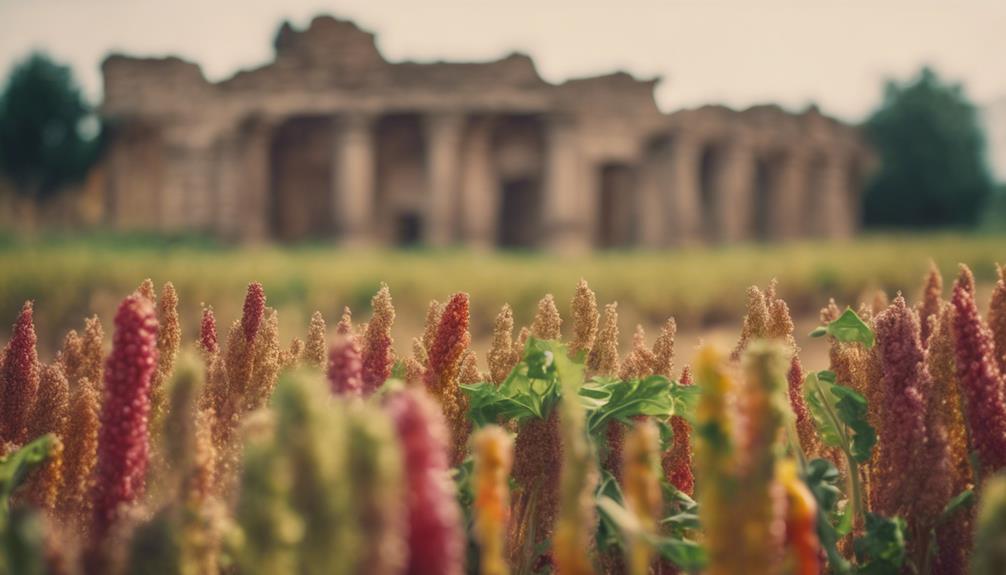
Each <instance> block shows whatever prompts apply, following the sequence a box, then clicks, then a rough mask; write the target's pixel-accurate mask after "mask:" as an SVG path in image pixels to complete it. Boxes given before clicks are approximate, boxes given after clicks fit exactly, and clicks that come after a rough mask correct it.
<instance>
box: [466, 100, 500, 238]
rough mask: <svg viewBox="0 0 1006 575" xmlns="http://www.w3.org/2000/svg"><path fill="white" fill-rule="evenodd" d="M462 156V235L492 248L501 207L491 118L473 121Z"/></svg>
mask: <svg viewBox="0 0 1006 575" xmlns="http://www.w3.org/2000/svg"><path fill="white" fill-rule="evenodd" d="M462 156H463V161H462V167H461V169H462V176H461V194H460V196H461V198H460V200H461V218H460V219H461V235H462V238H463V240H464V242H465V243H466V244H467V245H469V246H471V247H474V248H490V247H492V245H493V243H494V242H495V241H496V218H497V215H498V213H499V209H500V201H499V191H498V190H497V189H496V187H497V185H498V182H497V180H496V174H495V173H494V172H495V170H494V167H493V158H492V120H491V119H490V118H478V119H476V120H474V121H473V122H472V123H471V126H470V128H469V130H468V134H467V136H466V138H465V146H464V150H462Z"/></svg>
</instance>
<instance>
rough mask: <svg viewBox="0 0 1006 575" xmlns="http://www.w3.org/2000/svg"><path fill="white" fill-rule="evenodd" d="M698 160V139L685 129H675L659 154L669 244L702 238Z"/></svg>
mask: <svg viewBox="0 0 1006 575" xmlns="http://www.w3.org/2000/svg"><path fill="white" fill-rule="evenodd" d="M701 162H702V155H701V145H700V141H699V139H698V138H697V137H696V136H694V135H693V134H689V133H687V132H681V131H679V132H676V133H675V134H674V136H673V139H672V140H671V142H670V146H669V147H665V148H664V149H663V153H662V154H661V163H662V164H663V166H664V170H663V172H664V173H665V174H666V176H665V178H666V180H667V184H666V185H667V188H668V189H667V190H666V192H665V193H667V194H669V197H668V200H669V202H668V203H669V205H670V218H669V221H668V223H667V224H666V225H667V226H668V228H669V230H668V233H667V237H668V240H669V241H670V243H672V244H675V245H689V244H694V243H698V242H701V241H703V240H704V239H705V238H704V236H703V234H704V233H705V230H704V229H703V227H704V226H703V223H704V222H705V215H704V214H703V213H702V202H701V200H700V198H699V196H700V190H699V186H700V183H699V177H700V176H699V172H700V170H701V169H702V165H701Z"/></svg>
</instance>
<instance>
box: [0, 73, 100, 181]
mask: <svg viewBox="0 0 1006 575" xmlns="http://www.w3.org/2000/svg"><path fill="white" fill-rule="evenodd" d="M88 122H91V123H92V126H93V127H92V129H91V130H90V132H91V133H88V125H87V123H88ZM97 132H98V129H97V120H96V119H95V118H94V116H93V115H92V114H91V110H90V108H89V106H88V105H87V103H86V102H85V100H84V97H83V96H82V94H81V92H80V88H79V87H78V86H77V83H76V81H75V80H74V78H73V74H72V72H71V71H70V68H69V67H67V66H63V65H61V64H58V63H56V62H54V61H53V60H51V59H50V58H49V57H48V56H46V55H44V54H41V53H33V54H31V55H29V56H28V57H27V58H25V59H24V60H23V61H22V62H20V63H19V64H18V65H17V66H15V68H14V70H13V71H12V72H11V74H10V76H9V77H8V79H7V85H6V86H5V87H4V89H3V91H2V92H0V172H2V173H3V175H4V176H6V178H8V179H9V180H10V181H12V182H13V183H14V186H15V189H16V190H17V192H18V193H20V194H22V195H25V196H28V197H32V198H34V199H44V198H45V197H47V196H49V195H51V194H53V193H54V192H55V191H57V190H58V189H59V188H60V187H61V186H63V185H65V184H67V183H70V182H73V181H75V180H78V179H80V178H81V177H83V175H84V174H85V173H86V172H87V170H88V168H89V167H90V166H91V164H93V162H94V160H95V158H96V155H97V149H98V137H97V135H98V134H97Z"/></svg>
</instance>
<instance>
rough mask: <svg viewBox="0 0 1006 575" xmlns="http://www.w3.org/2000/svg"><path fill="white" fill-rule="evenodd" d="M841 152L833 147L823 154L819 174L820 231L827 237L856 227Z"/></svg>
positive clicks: (840, 235) (846, 234) (844, 235)
mask: <svg viewBox="0 0 1006 575" xmlns="http://www.w3.org/2000/svg"><path fill="white" fill-rule="evenodd" d="M847 166H848V162H847V161H846V156H845V154H844V153H842V152H839V151H835V152H832V153H830V154H828V155H827V157H826V158H825V162H824V166H823V171H822V174H821V189H820V190H819V193H820V194H821V198H820V201H819V202H818V204H817V206H818V208H819V209H820V211H821V213H820V214H818V215H817V221H818V222H820V232H819V233H820V234H821V235H823V236H825V237H827V238H847V237H850V236H851V235H852V232H853V230H854V229H855V222H853V215H852V210H851V207H852V206H851V204H852V201H851V196H852V190H851V188H850V185H849V183H850V178H849V173H848V171H847V170H848V168H847Z"/></svg>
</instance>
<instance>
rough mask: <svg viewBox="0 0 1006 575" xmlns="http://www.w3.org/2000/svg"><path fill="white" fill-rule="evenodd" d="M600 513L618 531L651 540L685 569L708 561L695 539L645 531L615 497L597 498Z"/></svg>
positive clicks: (689, 569)
mask: <svg viewBox="0 0 1006 575" xmlns="http://www.w3.org/2000/svg"><path fill="white" fill-rule="evenodd" d="M597 509H598V514H599V515H600V516H601V518H602V521H607V522H608V523H610V524H611V525H612V526H614V527H615V528H616V529H617V531H618V532H620V533H624V534H627V535H629V536H632V537H640V538H642V539H643V540H645V541H647V542H649V543H650V544H651V545H653V547H654V548H655V549H657V551H658V552H659V553H660V555H661V556H663V557H664V558H666V559H667V560H669V561H670V562H672V563H674V564H675V565H676V566H677V567H679V568H680V569H683V570H685V571H696V570H699V569H702V568H703V567H704V566H705V564H706V561H707V557H706V553H705V550H704V549H703V548H702V546H700V545H699V544H698V543H696V542H695V541H691V540H688V539H684V538H675V537H664V536H659V535H653V534H652V533H645V532H644V531H643V530H642V528H641V527H640V525H639V521H638V520H637V519H636V516H635V515H634V514H633V513H632V512H630V511H629V510H628V509H626V508H625V507H622V506H621V505H620V504H619V503H618V502H617V501H615V500H614V499H612V498H610V497H607V496H604V495H601V496H599V497H598V498H597Z"/></svg>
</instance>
